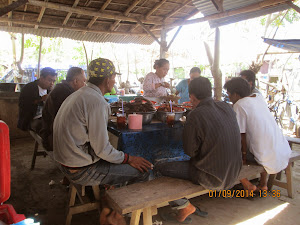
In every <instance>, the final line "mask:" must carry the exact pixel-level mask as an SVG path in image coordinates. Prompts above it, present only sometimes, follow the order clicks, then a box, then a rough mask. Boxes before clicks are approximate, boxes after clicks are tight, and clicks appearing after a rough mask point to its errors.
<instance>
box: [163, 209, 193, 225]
mask: <svg viewBox="0 0 300 225" xmlns="http://www.w3.org/2000/svg"><path fill="white" fill-rule="evenodd" d="M176 215H177V214H176V213H175V212H163V213H159V216H160V217H161V218H162V219H163V220H164V221H166V222H173V223H180V224H190V223H192V218H191V217H187V218H185V220H184V221H182V222H180V221H178V220H177V219H176Z"/></svg>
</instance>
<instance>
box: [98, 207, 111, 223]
mask: <svg viewBox="0 0 300 225" xmlns="http://www.w3.org/2000/svg"><path fill="white" fill-rule="evenodd" d="M110 211H111V210H110V209H109V208H103V209H102V211H101V213H100V225H105V224H108V222H107V216H108V215H109V214H110Z"/></svg>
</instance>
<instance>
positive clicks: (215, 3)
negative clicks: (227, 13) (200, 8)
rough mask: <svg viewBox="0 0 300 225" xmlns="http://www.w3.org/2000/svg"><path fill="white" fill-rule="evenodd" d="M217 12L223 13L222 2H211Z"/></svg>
mask: <svg viewBox="0 0 300 225" xmlns="http://www.w3.org/2000/svg"><path fill="white" fill-rule="evenodd" d="M211 2H212V3H213V4H214V6H215V7H216V9H217V10H218V11H219V12H224V7H223V0H211Z"/></svg>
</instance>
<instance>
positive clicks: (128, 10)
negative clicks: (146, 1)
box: [109, 0, 141, 31]
mask: <svg viewBox="0 0 300 225" xmlns="http://www.w3.org/2000/svg"><path fill="white" fill-rule="evenodd" d="M140 1H141V0H135V1H134V2H133V3H132V4H131V5H130V6H129V7H128V9H126V11H125V12H124V13H123V15H124V16H128V15H129V13H130V11H131V10H133V9H134V7H136V6H137V4H139V3H140ZM120 22H121V20H117V21H115V22H114V23H113V24H112V25H111V26H110V28H109V30H111V31H113V30H115V29H116V28H117V26H118V25H119V23H120Z"/></svg>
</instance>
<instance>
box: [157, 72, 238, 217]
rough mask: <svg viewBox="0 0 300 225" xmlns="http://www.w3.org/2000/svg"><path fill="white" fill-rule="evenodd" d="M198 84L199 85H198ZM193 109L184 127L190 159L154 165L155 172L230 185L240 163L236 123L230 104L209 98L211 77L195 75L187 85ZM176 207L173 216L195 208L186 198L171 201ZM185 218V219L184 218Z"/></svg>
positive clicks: (205, 183)
mask: <svg viewBox="0 0 300 225" xmlns="http://www.w3.org/2000/svg"><path fill="white" fill-rule="evenodd" d="M200 87H201V88H200ZM189 94H190V101H191V103H192V104H193V108H194V110H193V111H191V112H190V113H189V115H188V118H187V121H186V123H185V126H184V130H183V148H184V151H185V153H186V154H188V155H189V156H190V157H191V159H190V160H189V161H181V162H178V161H177V162H168V163H161V164H158V165H155V169H156V170H157V172H158V174H161V175H163V176H170V177H175V178H180V179H186V180H190V181H192V182H194V183H196V184H199V185H201V186H203V187H204V188H206V189H210V190H221V189H229V188H231V187H232V186H233V185H234V182H235V181H236V180H237V178H238V175H239V172H240V170H241V167H242V154H241V138H240V133H239V132H240V131H239V126H238V123H237V120H236V116H235V113H234V111H233V109H232V107H231V106H230V105H228V104H226V103H224V102H219V101H214V100H213V99H212V88H211V83H210V81H209V80H208V79H207V78H205V77H198V78H195V79H194V80H192V81H191V82H190V85H189ZM170 205H171V206H172V207H174V208H175V209H177V210H178V214H177V216H176V220H177V221H179V222H183V221H185V220H191V219H190V218H189V217H188V216H189V215H190V214H192V213H194V212H196V214H197V215H200V213H199V209H197V211H196V208H195V207H194V206H193V205H192V204H191V203H189V201H188V200H187V199H179V200H176V201H173V202H170ZM185 222H188V221H185Z"/></svg>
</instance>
